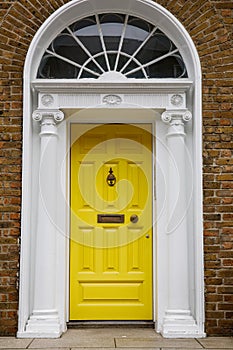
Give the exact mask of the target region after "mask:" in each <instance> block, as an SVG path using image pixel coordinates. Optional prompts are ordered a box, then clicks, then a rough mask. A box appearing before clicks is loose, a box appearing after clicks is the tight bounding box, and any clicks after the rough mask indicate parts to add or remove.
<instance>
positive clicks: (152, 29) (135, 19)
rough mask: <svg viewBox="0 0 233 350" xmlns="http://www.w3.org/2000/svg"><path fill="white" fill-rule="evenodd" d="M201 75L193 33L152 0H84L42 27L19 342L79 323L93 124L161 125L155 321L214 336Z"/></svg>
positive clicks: (155, 152)
mask: <svg viewBox="0 0 233 350" xmlns="http://www.w3.org/2000/svg"><path fill="white" fill-rule="evenodd" d="M155 47H157V49H154V48H155ZM77 52H78V54H77ZM200 75H201V74H200V65H199V60H198V56H197V52H196V50H195V47H194V46H193V43H192V41H191V39H190V37H189V35H188V34H187V32H186V31H185V29H184V28H183V27H182V26H181V24H180V23H179V22H178V21H177V20H176V19H175V18H174V17H173V16H172V15H171V14H170V13H168V12H167V11H166V10H165V9H164V8H162V7H161V6H159V5H157V4H155V3H154V2H152V1H145V0H135V1H133V2H130V1H118V2H117V4H115V3H114V1H104V0H100V1H98V2H97V3H94V4H93V2H91V1H87V0H84V1H72V2H70V3H68V4H67V5H65V6H63V7H62V8H61V9H59V10H58V11H56V12H55V13H54V14H53V15H52V16H51V17H50V18H49V19H48V20H47V21H46V22H45V23H44V25H43V26H42V27H41V29H40V30H39V31H38V33H37V35H36V36H35V38H34V40H33V42H32V44H31V47H30V50H29V53H28V56H27V60H26V63H25V86H24V88H25V89H24V93H25V95H24V156H23V157H24V158H23V162H24V168H23V169H24V170H23V211H22V246H21V274H20V306H19V331H18V336H19V337H42V336H46V337H58V336H60V335H61V333H62V332H64V331H65V330H66V323H67V321H69V320H70V311H69V306H68V305H69V252H70V251H69V238H70V234H71V232H70V217H71V215H70V180H69V179H70V158H69V150H70V147H71V145H72V142H71V136H70V130H71V129H72V125H75V124H93V123H95V124H106V123H109V124H112V126H113V125H114V124H126V125H129V124H134V125H135V124H140V123H146V124H148V125H150V128H151V134H152V138H151V139H152V145H151V153H152V163H151V168H152V169H153V170H152V171H151V176H152V186H153V189H152V191H151V192H152V193H151V196H150V198H151V201H152V203H151V208H153V212H152V217H153V220H152V222H153V224H152V230H153V236H154V239H153V243H152V246H153V259H152V260H153V266H152V267H153V290H152V295H153V300H151V302H153V309H152V315H151V319H152V320H153V321H154V322H155V328H156V331H158V332H162V334H163V335H164V336H166V337H194V336H195V337H201V336H203V335H204V332H203V322H204V314H203V273H202V268H203V257H202V209H201V208H202V195H201V99H200V94H201V78H200ZM193 188H195V191H193Z"/></svg>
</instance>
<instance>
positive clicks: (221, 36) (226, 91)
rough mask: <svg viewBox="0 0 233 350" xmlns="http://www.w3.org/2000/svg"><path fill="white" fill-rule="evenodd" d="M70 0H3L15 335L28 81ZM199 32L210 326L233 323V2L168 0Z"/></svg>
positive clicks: (8, 273) (6, 218) (4, 168)
mask: <svg viewBox="0 0 233 350" xmlns="http://www.w3.org/2000/svg"><path fill="white" fill-rule="evenodd" d="M66 2H68V0H43V1H39V0H30V1H29V0H11V1H10V0H9V1H7V0H0V66H1V67H0V68H1V86H0V89H1V94H0V131H1V135H0V184H1V186H0V195H1V199H0V200H1V211H0V227H1V232H0V334H2V335H10V334H15V332H16V329H17V308H18V269H19V267H18V262H19V246H20V241H19V237H20V203H21V151H22V143H21V141H22V79H23V64H24V60H25V56H26V53H27V50H28V47H29V45H30V42H31V40H32V38H33V36H34V35H35V33H36V31H37V29H38V28H39V27H40V26H41V24H42V23H43V22H44V21H45V19H46V18H47V17H48V16H49V15H50V14H51V13H53V12H54V11H55V10H56V9H58V8H59V7H60V6H62V5H63V4H64V3H66ZM157 2H158V3H160V4H161V5H163V6H164V7H165V8H167V9H168V10H169V11H170V12H171V13H173V14H174V15H175V16H176V17H177V18H178V19H179V20H180V22H181V23H182V24H183V25H184V26H185V28H186V30H187V31H188V32H189V34H190V35H191V37H192V39H193V41H194V43H195V45H196V47H197V50H198V52H199V55H200V60H201V65H202V71H203V161H204V168H203V177H204V244H205V287H206V294H205V296H206V331H207V333H208V334H209V335H229V334H232V333H231V332H232V331H231V330H232V328H233V321H232V319H231V318H233V317H232V316H233V312H232V310H233V297H232V291H233V287H232V283H233V272H232V268H231V266H232V263H233V257H232V256H233V243H232V242H233V240H232V236H233V230H232V223H233V219H232V189H233V183H232V177H233V176H232V158H231V149H232V131H233V128H232V102H233V97H232V96H233V94H232V80H231V79H232V75H233V73H232V71H233V64H232V56H233V48H232V36H231V35H232V32H231V31H232V27H233V26H232V24H233V23H232V22H233V3H232V1H221V0H216V1H213V0H207V1H205V0H160V1H157Z"/></svg>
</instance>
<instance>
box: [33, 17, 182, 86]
mask: <svg viewBox="0 0 233 350" xmlns="http://www.w3.org/2000/svg"><path fill="white" fill-rule="evenodd" d="M111 71H112V72H119V73H120V74H122V75H125V76H126V77H127V78H134V79H143V78H144V79H150V78H186V77H187V76H188V75H187V70H186V67H185V64H184V61H183V58H182V56H181V54H180V52H179V50H178V48H177V47H176V46H175V45H174V43H173V42H172V41H171V40H170V39H169V38H168V37H167V36H166V35H165V34H164V33H163V32H162V31H161V30H159V28H157V27H156V26H155V25H153V24H151V23H149V22H147V21H145V20H143V19H140V18H138V17H135V16H130V15H126V14H119V13H104V14H96V15H93V16H89V17H86V18H83V19H81V20H79V21H76V22H74V23H72V24H71V25H69V26H67V27H66V28H64V30H63V31H62V32H61V33H60V34H59V35H58V36H57V37H56V38H54V40H53V41H52V42H51V43H50V45H49V47H48V48H47V49H46V50H45V53H44V55H43V57H42V60H41V62H40V66H39V69H38V72H37V78H40V79H64V78H66V79H84V78H85V79H86V78H92V79H98V78H99V77H101V76H102V75H104V74H105V73H107V72H111Z"/></svg>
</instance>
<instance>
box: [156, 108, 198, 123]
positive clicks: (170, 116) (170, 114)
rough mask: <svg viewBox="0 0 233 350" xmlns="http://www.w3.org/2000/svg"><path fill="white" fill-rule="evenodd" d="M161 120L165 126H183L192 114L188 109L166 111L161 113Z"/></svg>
mask: <svg viewBox="0 0 233 350" xmlns="http://www.w3.org/2000/svg"><path fill="white" fill-rule="evenodd" d="M161 119H162V121H163V122H164V123H166V124H170V125H183V124H184V122H189V121H190V120H191V119H192V113H191V112H190V111H189V110H188V109H181V110H167V111H165V112H163V113H162V115H161Z"/></svg>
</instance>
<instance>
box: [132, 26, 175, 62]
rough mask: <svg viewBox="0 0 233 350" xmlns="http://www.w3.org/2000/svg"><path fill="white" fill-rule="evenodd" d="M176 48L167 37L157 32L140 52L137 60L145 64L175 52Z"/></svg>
mask: <svg viewBox="0 0 233 350" xmlns="http://www.w3.org/2000/svg"><path fill="white" fill-rule="evenodd" d="M175 48H176V47H175V45H174V44H173V43H172V42H171V40H169V39H168V37H167V36H166V35H164V34H163V33H157V32H156V33H155V34H154V35H153V36H152V37H151V38H150V39H149V40H148V41H147V43H146V44H145V45H144V46H143V48H142V50H140V51H139V53H138V54H137V55H136V58H137V59H138V60H139V61H140V62H141V63H142V64H144V63H147V62H149V61H152V60H154V59H156V58H158V57H161V56H163V55H165V54H167V53H168V52H171V51H172V50H175Z"/></svg>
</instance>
